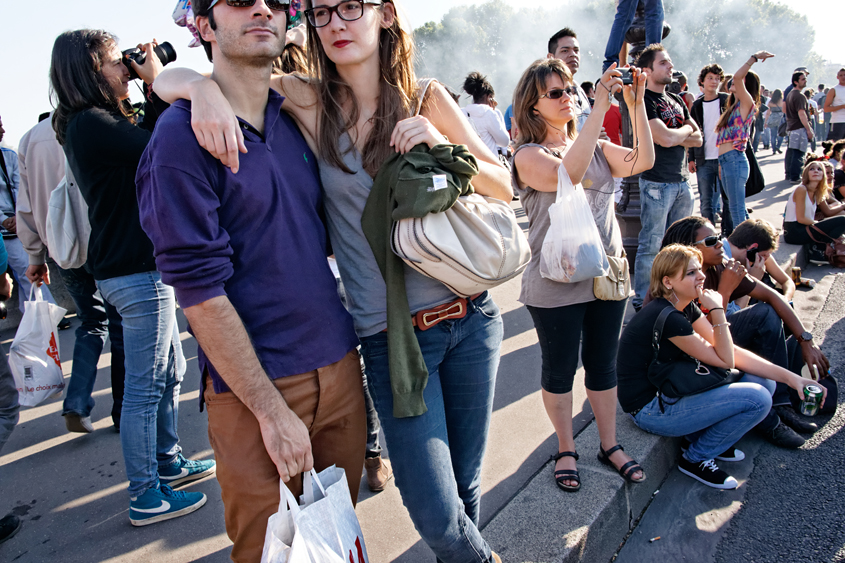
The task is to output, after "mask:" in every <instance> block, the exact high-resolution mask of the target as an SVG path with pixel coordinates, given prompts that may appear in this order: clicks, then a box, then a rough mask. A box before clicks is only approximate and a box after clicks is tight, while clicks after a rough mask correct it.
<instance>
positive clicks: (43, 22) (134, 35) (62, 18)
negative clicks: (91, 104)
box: [0, 0, 845, 148]
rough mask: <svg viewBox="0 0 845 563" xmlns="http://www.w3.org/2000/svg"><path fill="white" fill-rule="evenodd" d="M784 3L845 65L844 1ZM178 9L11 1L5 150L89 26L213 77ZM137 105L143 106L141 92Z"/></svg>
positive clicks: (4, 70)
mask: <svg viewBox="0 0 845 563" xmlns="http://www.w3.org/2000/svg"><path fill="white" fill-rule="evenodd" d="M607 1H611V0H607ZM699 1H707V0H699ZM776 1H779V2H781V3H783V4H786V5H789V6H790V7H792V8H793V9H794V10H796V11H797V12H799V13H801V14H804V15H806V16H807V18H808V20H809V22H810V25H812V26H813V27H814V28H815V29H816V46H815V49H816V51H817V52H819V53H820V54H821V55H822V56H823V57H825V58H826V59H830V60H833V61H842V60H845V56H843V55H842V46H841V42H840V41H839V38H840V37H841V30H840V29H838V28H841V23H840V22H841V20H840V18H839V15H840V14H841V2H836V1H834V0H812V1H807V0H776ZM399 2H400V3H401V5H402V6H403V7H404V9H405V12H406V13H407V15H408V18H409V20H410V23H411V25H412V27H419V26H420V25H422V24H423V23H425V22H427V21H440V19H441V18H442V17H443V15H444V14H445V13H446V12H447V11H448V10H449V8H451V7H452V6H456V5H464V4H478V3H480V2H479V1H472V0H399ZM510 3H511V5H512V6H514V7H515V8H521V7H527V6H538V5H540V4H541V0H510ZM567 3H569V2H568V0H542V5H544V6H554V5H564V4H567ZM175 6H176V0H143V1H140V2H128V1H126V0H121V1H114V0H112V1H110V2H108V1H106V0H63V1H61V2H59V1H57V0H42V1H41V2H38V3H31V2H10V1H8V0H4V2H3V11H2V16H0V53H2V58H0V77H2V82H0V84H2V86H0V117H2V119H3V126H4V128H5V129H6V136H5V137H4V139H3V143H2V144H3V145H5V146H11V147H13V148H16V147H17V145H18V141H19V140H20V138H21V137H22V136H23V134H24V133H26V131H27V130H28V129H30V128H31V127H32V126H33V125H35V123H36V121H37V119H38V115H39V114H40V113H42V112H44V111H49V110H50V109H51V105H50V101H49V97H48V96H49V88H48V83H49V76H48V74H49V68H50V52H51V51H52V48H53V41H54V40H55V38H56V36H57V35H58V34H59V33H61V32H63V31H65V30H69V29H79V28H85V27H89V28H102V29H106V30H107V31H110V32H112V33H114V34H116V35H117V36H118V37H119V38H120V40H121V43H120V47H121V49H127V48H129V47H132V46H134V45H136V44H137V43H139V42H145V41H149V40H151V39H152V38H153V37H155V38H156V39H158V41H159V42H161V41H170V42H171V43H172V44H173V46H174V47H175V48H176V51H177V54H178V61H177V62H176V63H175V64H178V65H181V66H189V67H192V68H195V69H198V70H201V71H207V70H210V64H209V63H208V61H207V59H206V58H205V53H204V52H203V50H202V49H201V48H195V49H188V47H187V45H188V43H189V42H190V39H191V37H190V34H189V33H188V31H187V30H185V29H183V28H180V27H177V26H176V25H175V24H174V23H173V20H172V19H171V13H172V12H173V8H174V7H175ZM811 8H812V11H811ZM760 47H761V48H766V47H767V46H766V45H761V46H760ZM770 49H771V50H773V51H775V52H777V51H776V49H772V48H770ZM133 99H136V100H137V99H140V93H138V92H137V89H136V93H135V95H133Z"/></svg>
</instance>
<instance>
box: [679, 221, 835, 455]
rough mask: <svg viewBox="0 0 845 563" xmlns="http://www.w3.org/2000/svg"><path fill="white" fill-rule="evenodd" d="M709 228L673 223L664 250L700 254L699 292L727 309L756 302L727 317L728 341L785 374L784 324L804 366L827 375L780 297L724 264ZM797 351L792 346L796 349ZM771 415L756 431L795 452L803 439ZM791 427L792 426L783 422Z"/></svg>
mask: <svg viewBox="0 0 845 563" xmlns="http://www.w3.org/2000/svg"><path fill="white" fill-rule="evenodd" d="M722 241H723V239H722V236H721V235H720V234H718V231H716V229H715V227H713V225H712V223H710V222H709V221H707V220H706V219H705V218H704V217H698V216H690V217H687V218H685V219H681V220H679V221H676V222H675V223H673V224H672V226H670V227H669V229H668V230H667V231H666V236H665V237H664V238H663V246H664V247H665V246H668V245H670V244H673V243H677V244H686V245H689V246H694V247H695V248H697V249H698V250H699V251H700V252H701V254H702V263H701V266H702V268H703V269H704V271H705V274H706V278H707V279H706V281H705V283H704V287H705V288H706V289H712V290H715V291H718V292H719V293H720V294H721V295H722V301H723V303H726V304H729V303H731V302H733V301H736V300H737V299H739V298H741V297H744V296H746V295H750V296H751V298H753V299H756V300H758V301H760V303H757V304H756V305H753V306H751V307H746V308H745V309H742V310H740V311H737V312H735V313H730V312H728V316H727V319H728V321H729V322H730V323H731V328H730V330H731V335H732V337H733V341H734V343H735V344H736V345H737V346H741V347H742V348H745V349H747V350H750V351H751V352H753V353H755V354H757V355H759V356H761V357H763V358H765V359H766V360H768V361H770V362H772V363H773V364H775V365H777V366H779V367H782V368H784V369H789V367H790V365H792V363H791V362H790V360H789V357H790V356H789V350H788V348H787V344H786V337H785V335H784V324H786V326H787V327H788V328H789V330H790V331H791V332H792V334H794V335H800V336H796V338H797V339H798V341H799V342H800V343H801V344H800V346H801V356H802V357H803V359H804V361H805V363H806V364H807V365H817V366H820V367H822V368H823V370H822V371H823V372H827V370H828V369H829V367H830V365H829V363H828V360H827V358H826V357H825V355H824V354H822V352H821V350H819V348H818V347H817V346H816V345H815V343H814V342H813V335H812V334H811V333H810V332H808V331H807V330H806V329H805V328H804V325H803V324H802V323H801V321H800V319H798V317H797V315H796V314H795V311H794V310H793V309H792V307H790V306H789V304H788V303H787V302H786V301H785V300H784V298H783V296H782V295H780V294H779V293H777V292H776V291H774V290H773V289H771V288H770V287H768V286H767V285H765V284H763V283H757V281H756V280H755V279H753V278H752V277H750V276H748V275H747V270H746V268H745V266H743V265H742V263H741V262H740V261H739V260H737V259H736V257H734V258H728V257H727V255H726V252H727V251H729V246H727V245H724V244H723V242H722ZM796 346H797V345H796ZM780 422H781V421H780V419H779V417H778V414H777V413H776V412H775V411H772V412H770V413H769V415H768V416H767V417H766V418H765V419H764V420H763V421H762V422H761V423H760V425H759V426H758V428H757V430H758V431H759V432H760V433H761V434H762V435H763V437H764V438H766V440H768V441H769V442H771V443H772V444H774V445H776V446H779V447H783V448H798V447H800V446H801V445H803V444H804V439H803V438H802V437H801V436H799V435H798V434H796V433H795V432H794V431H793V430H792V429H791V428H789V427H788V426H787V425H785V424H780ZM787 422H791V421H787ZM796 425H798V426H799V427H800V430H801V431H802V432H803V431H811V430H812V429H811V428H808V427H806V426H804V425H800V424H797V423H796Z"/></svg>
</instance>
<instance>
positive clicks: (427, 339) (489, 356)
mask: <svg viewBox="0 0 845 563" xmlns="http://www.w3.org/2000/svg"><path fill="white" fill-rule="evenodd" d="M415 332H416V335H417V340H418V341H419V343H420V349H421V350H422V354H423V358H424V359H425V364H426V366H427V367H428V383H427V385H426V387H425V391H424V395H423V397H424V399H425V404H426V407H427V408H428V411H427V412H425V413H424V414H422V415H420V416H415V417H410V418H396V417H394V416H393V394H392V391H391V384H390V370H389V367H388V357H387V333H384V332H380V333H378V334H374V335H372V336H367V337H363V338H361V353H362V354H363V356H364V365H365V366H366V367H365V369H366V371H367V380H368V383H369V386H370V392H371V393H372V397H373V402H374V403H375V406H376V410H377V411H378V413H379V417H380V419H381V425H382V428H383V429H384V435H385V439H386V440H387V447H388V450H389V451H390V460H391V462H392V463H393V469H394V474H395V476H396V486H397V487H399V492H400V493H401V495H402V502H403V503H404V504H405V507H406V508H407V509H408V512H409V513H410V516H411V520H412V521H413V522H414V526H415V527H416V529H417V531H418V532H419V534H420V536H421V537H422V539H423V541H425V542H426V543H427V544H428V546H429V547H430V548H431V549H432V551H434V553H435V555H436V556H437V558H438V559H439V560H440V561H444V562H446V563H468V562H487V561H489V560H490V557H491V555H490V546H489V545H488V544H487V542H486V541H484V538H482V537H481V533H480V532H479V531H478V522H479V507H480V500H481V461H482V458H483V457H484V449H485V447H486V445H487V431H488V427H489V425H490V416H491V414H492V410H493V392H494V388H495V384H496V370H497V369H498V366H499V349H500V347H501V344H502V335H503V329H502V317H501V315H500V314H499V308H498V307H497V306H496V304H495V303H494V302H493V299H492V298H491V297H490V295H489V294H488V293H486V292H485V293H484V294H483V295H481V296H479V297H478V298H477V299H476V300H475V301H474V302H472V303H470V305H469V306H468V312H467V315H466V317H464V318H463V319H455V320H445V321H441V322H440V323H439V324H437V325H435V326H433V327H431V328H430V329H428V330H426V331H421V330H419V329H416V331H415Z"/></svg>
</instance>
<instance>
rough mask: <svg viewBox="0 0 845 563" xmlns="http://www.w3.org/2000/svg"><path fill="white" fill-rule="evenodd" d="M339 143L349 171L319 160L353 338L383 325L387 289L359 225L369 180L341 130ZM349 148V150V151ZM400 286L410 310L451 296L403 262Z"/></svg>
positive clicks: (377, 329)
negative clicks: (354, 333)
mask: <svg viewBox="0 0 845 563" xmlns="http://www.w3.org/2000/svg"><path fill="white" fill-rule="evenodd" d="M339 147H340V151H341V154H343V162H344V164H345V165H346V166H347V167H348V168H349V169H350V170H353V171H354V172H355V173H354V174H347V173H346V172H344V171H343V170H340V169H339V168H335V167H333V166H332V165H330V164H329V163H327V162H326V161H324V160H322V159H319V158H318V161H319V163H320V179H321V181H322V184H323V193H324V194H325V198H324V200H323V201H324V202H325V206H326V219H327V222H328V226H329V239H330V240H331V243H332V248H333V249H334V254H335V258H336V259H337V267H338V270H340V277H341V280H343V285H344V287H345V289H346V296H347V305H348V309H349V312H350V313H351V314H352V319H353V321H354V323H355V332H356V333H357V334H358V336H359V337H365V336H371V335H373V334H376V333H378V332H381V331H382V330H384V329H385V328H387V288H386V286H385V283H384V278H383V277H382V275H381V271H380V270H379V268H378V264H377V263H376V259H375V256H373V251H372V249H371V248H370V244H369V243H368V242H367V237H365V236H364V230H363V228H362V227H361V216H362V215H363V214H364V206H365V205H366V204H367V198H368V197H369V195H370V190H371V189H372V187H373V179H372V178H370V175H369V174H367V173H366V172H365V171H364V168H363V165H362V164H361V155H360V154H359V153H358V151H357V150H356V149H355V148H354V147H351V142H350V140H349V135H347V134H345V133H344V134H343V136H341V138H340V142H339ZM350 148H351V150H350ZM405 288H406V290H407V293H408V304H409V305H410V310H411V312H412V313H415V312H417V311H421V310H423V309H430V308H432V307H434V306H436V305H440V304H442V303H447V302H449V301H452V300H454V299H456V298H457V296H456V295H455V294H454V293H452V292H451V291H450V290H449V289H448V288H447V287H446V286H445V285H443V284H442V283H440V282H439V281H437V280H435V279H432V278H429V277H426V276H424V275H422V274H420V273H419V272H417V271H416V270H413V269H412V268H410V267H408V266H407V265H406V266H405Z"/></svg>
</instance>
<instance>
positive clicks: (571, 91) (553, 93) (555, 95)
mask: <svg viewBox="0 0 845 563" xmlns="http://www.w3.org/2000/svg"><path fill="white" fill-rule="evenodd" d="M564 94H566V95H567V96H569V97H570V98H574V97H575V96H577V95H578V89H577V88H576V87H575V86H567V87H566V88H552V89H551V90H549V91H548V92H546V93H545V94H543V95H542V96H540V97H541V98H548V99H550V100H559V99H561V98H562V97H563V95H564Z"/></svg>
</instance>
